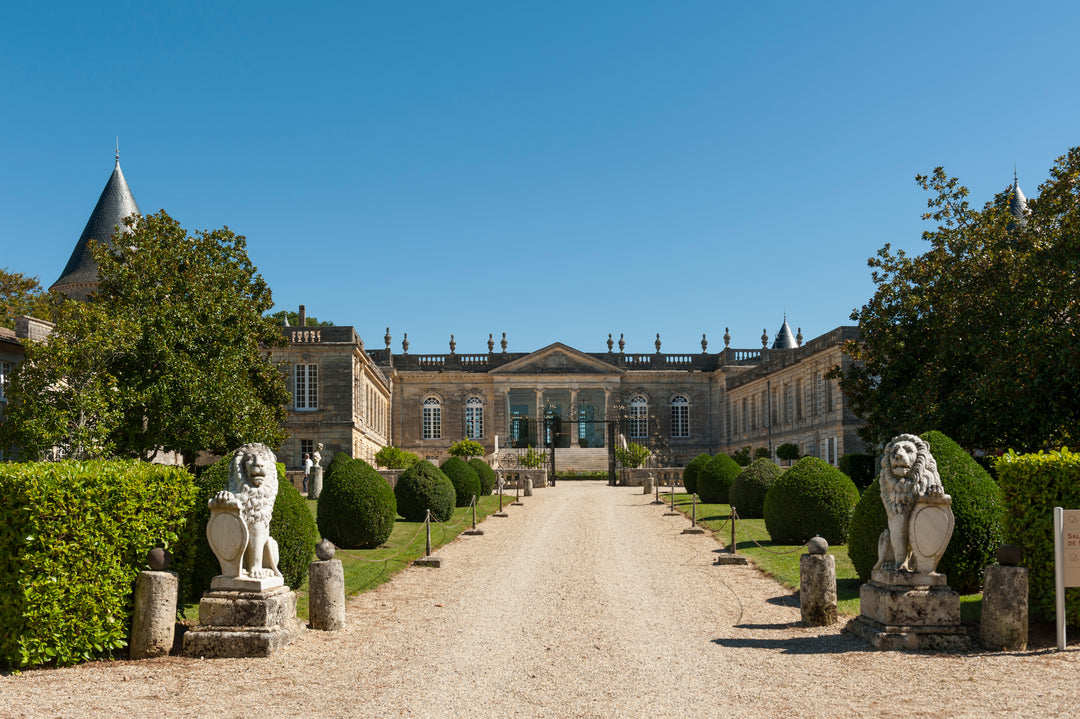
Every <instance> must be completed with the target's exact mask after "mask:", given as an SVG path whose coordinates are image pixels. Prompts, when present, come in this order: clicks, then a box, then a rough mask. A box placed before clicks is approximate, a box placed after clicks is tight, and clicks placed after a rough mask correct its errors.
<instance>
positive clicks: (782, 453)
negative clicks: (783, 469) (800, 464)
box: [776, 442, 799, 462]
mask: <svg viewBox="0 0 1080 719" xmlns="http://www.w3.org/2000/svg"><path fill="white" fill-rule="evenodd" d="M776 456H777V458H778V459H784V460H787V461H789V462H793V461H795V460H796V459H798V458H799V445H797V444H795V443H794V442H784V443H783V444H782V445H780V446H779V447H777V448H776Z"/></svg>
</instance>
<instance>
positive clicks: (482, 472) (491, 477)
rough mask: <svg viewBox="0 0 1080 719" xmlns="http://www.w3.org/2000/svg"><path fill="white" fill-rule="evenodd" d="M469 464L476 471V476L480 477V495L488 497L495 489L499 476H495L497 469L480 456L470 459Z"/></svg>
mask: <svg viewBox="0 0 1080 719" xmlns="http://www.w3.org/2000/svg"><path fill="white" fill-rule="evenodd" d="M469 466H470V467H472V468H473V470H475V471H476V476H477V477H479V478H480V496H481V497H486V496H487V495H489V494H491V493H492V492H494V491H495V483H496V481H498V480H497V478H496V477H495V470H494V469H492V468H491V467H489V466H488V463H487V462H485V461H484V460H482V459H480V458H479V457H473V458H472V459H470V460H469Z"/></svg>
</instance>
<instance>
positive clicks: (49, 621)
mask: <svg viewBox="0 0 1080 719" xmlns="http://www.w3.org/2000/svg"><path fill="white" fill-rule="evenodd" d="M194 502H195V485H194V483H193V478H192V476H191V475H190V474H189V473H188V472H187V471H186V470H184V469H183V468H181V467H168V466H164V465H159V464H147V463H144V462H135V461H112V462H102V461H96V462H33V463H25V464H21V463H20V464H16V463H7V462H5V463H0V628H2V629H0V665H3V666H7V667H16V668H17V667H29V666H35V665H39V664H54V665H57V666H60V665H68V664H75V663H77V662H83V661H87V660H90V659H94V658H97V657H102V656H108V655H109V654H110V653H112V652H113V651H114V650H116V649H121V648H123V647H125V646H127V642H128V632H129V630H130V628H131V617H132V612H133V610H134V585H135V579H136V578H137V577H138V574H139V570H141V569H144V568H145V566H146V555H147V552H149V551H150V550H151V549H153V548H154V547H159V546H160V547H164V548H166V549H169V550H170V551H173V552H175V551H176V548H177V545H178V542H179V540H180V537H181V536H182V535H183V533H184V531H183V530H184V527H185V525H186V523H187V521H188V518H189V517H190V515H191V508H192V506H193V505H194Z"/></svg>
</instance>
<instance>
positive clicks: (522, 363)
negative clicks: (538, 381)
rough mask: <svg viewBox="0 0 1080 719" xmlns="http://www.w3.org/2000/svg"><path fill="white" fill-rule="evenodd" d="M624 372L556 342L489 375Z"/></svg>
mask: <svg viewBox="0 0 1080 719" xmlns="http://www.w3.org/2000/svg"><path fill="white" fill-rule="evenodd" d="M625 371H626V370H624V369H621V368H619V367H616V366H615V365H612V364H608V363H607V362H604V361H603V360H599V359H596V358H595V357H591V356H589V355H587V354H585V353H584V352H579V351H578V350H576V349H574V348H573V347H567V346H566V345H564V344H563V343H562V342H556V343H554V344H550V345H548V346H547V347H544V348H543V349H539V350H537V351H535V352H533V353H531V354H528V355H525V356H524V357H518V358H517V359H516V360H514V361H513V362H507V363H506V364H504V365H503V366H502V367H499V368H498V369H494V370H492V371H491V372H490V374H622V373H623V372H625Z"/></svg>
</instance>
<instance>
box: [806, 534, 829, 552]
mask: <svg viewBox="0 0 1080 719" xmlns="http://www.w3.org/2000/svg"><path fill="white" fill-rule="evenodd" d="M806 551H807V552H809V553H810V554H826V553H827V552H828V551H829V543H828V542H827V541H825V538H824V537H814V538H813V539H811V540H810V541H809V542H807V543H806Z"/></svg>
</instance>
